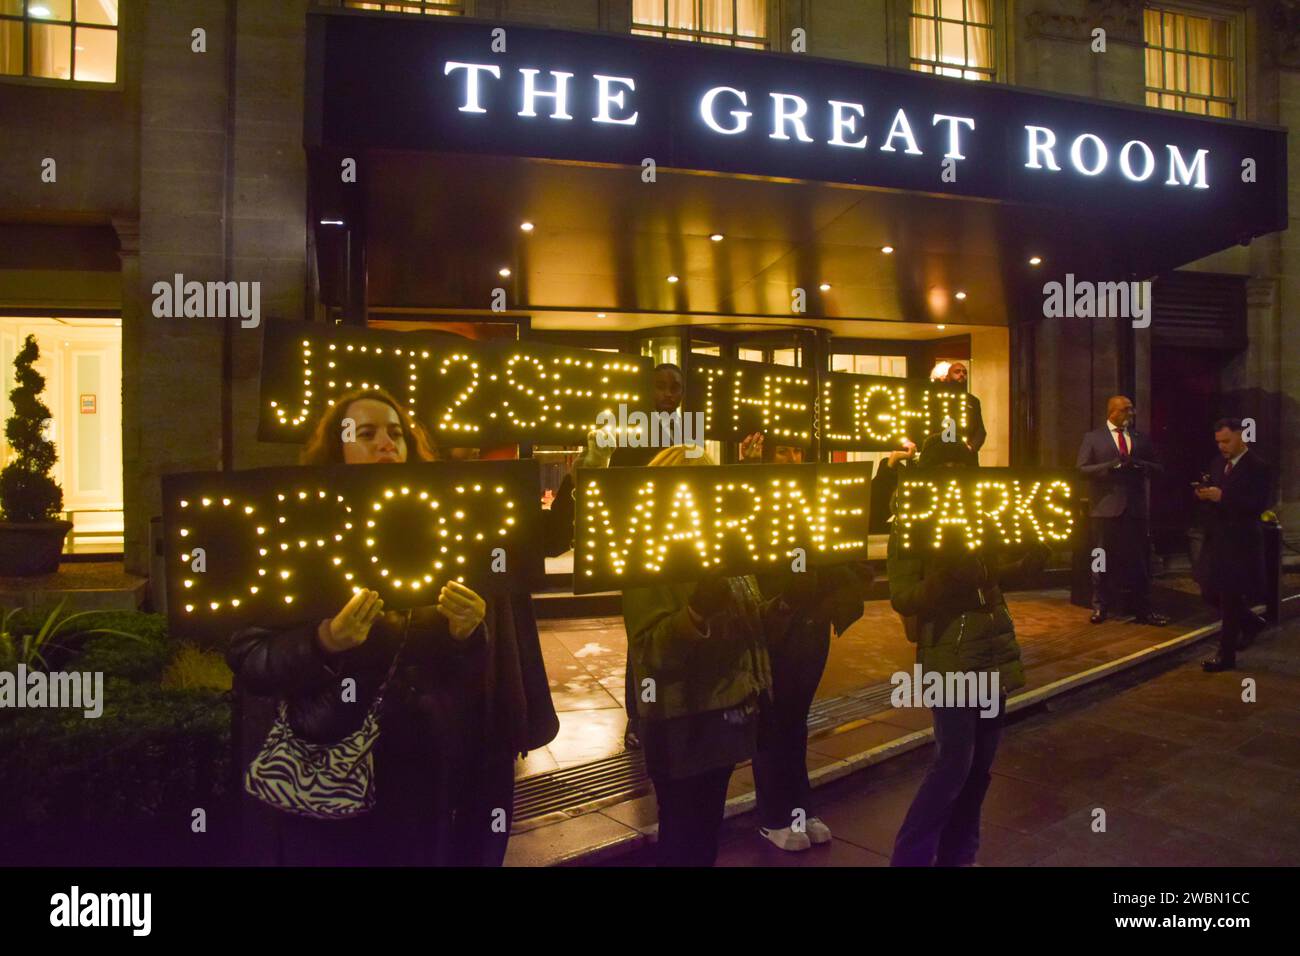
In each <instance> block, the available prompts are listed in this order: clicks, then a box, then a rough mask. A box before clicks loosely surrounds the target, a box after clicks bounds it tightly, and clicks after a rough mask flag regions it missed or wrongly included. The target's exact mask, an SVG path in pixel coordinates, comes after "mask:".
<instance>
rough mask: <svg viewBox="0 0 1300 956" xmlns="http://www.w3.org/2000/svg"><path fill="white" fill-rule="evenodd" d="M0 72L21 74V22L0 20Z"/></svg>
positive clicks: (9, 74) (8, 74) (13, 74)
mask: <svg viewBox="0 0 1300 956" xmlns="http://www.w3.org/2000/svg"><path fill="white" fill-rule="evenodd" d="M0 74H3V75H5V76H22V75H23V22H22V21H21V20H0Z"/></svg>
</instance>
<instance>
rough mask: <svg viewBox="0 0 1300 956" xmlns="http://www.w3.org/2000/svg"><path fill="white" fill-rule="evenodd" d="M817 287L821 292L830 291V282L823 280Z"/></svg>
mask: <svg viewBox="0 0 1300 956" xmlns="http://www.w3.org/2000/svg"><path fill="white" fill-rule="evenodd" d="M817 288H819V289H821V290H822V291H823V292H830V291H831V284H830V283H829V282H823V283H822V284H821V285H819V286H818V287H817Z"/></svg>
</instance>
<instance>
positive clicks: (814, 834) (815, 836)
mask: <svg viewBox="0 0 1300 956" xmlns="http://www.w3.org/2000/svg"><path fill="white" fill-rule="evenodd" d="M805 825H806V826H807V828H808V839H809V840H811V841H812V842H813V843H814V844H815V845H817V846H821V845H822V844H823V843H830V842H831V828H830V827H828V826H827V825H826V824H825V823H824V822H823V821H822V818H821V817H809V818H808V822H807V823H806V824H805Z"/></svg>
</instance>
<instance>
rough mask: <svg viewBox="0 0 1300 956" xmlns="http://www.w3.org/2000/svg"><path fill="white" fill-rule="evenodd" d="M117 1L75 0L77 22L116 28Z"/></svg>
mask: <svg viewBox="0 0 1300 956" xmlns="http://www.w3.org/2000/svg"><path fill="white" fill-rule="evenodd" d="M117 6H118V0H77V22H78V23H98V24H101V25H103V26H107V27H115V26H117Z"/></svg>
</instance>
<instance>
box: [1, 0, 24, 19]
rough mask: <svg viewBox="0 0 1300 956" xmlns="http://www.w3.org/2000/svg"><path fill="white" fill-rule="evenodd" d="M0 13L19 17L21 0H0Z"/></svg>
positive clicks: (20, 14) (21, 11) (21, 9)
mask: <svg viewBox="0 0 1300 956" xmlns="http://www.w3.org/2000/svg"><path fill="white" fill-rule="evenodd" d="M0 13H8V14H10V15H12V16H17V17H21V16H22V15H23V0H0Z"/></svg>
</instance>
